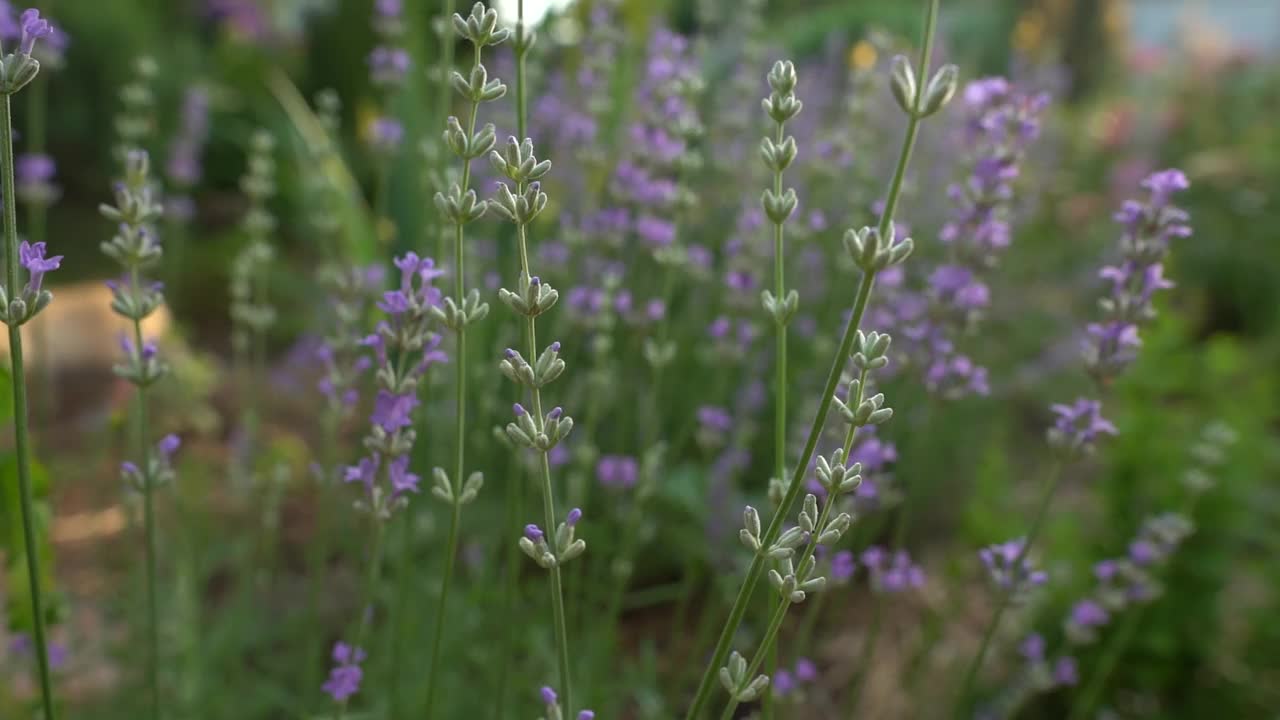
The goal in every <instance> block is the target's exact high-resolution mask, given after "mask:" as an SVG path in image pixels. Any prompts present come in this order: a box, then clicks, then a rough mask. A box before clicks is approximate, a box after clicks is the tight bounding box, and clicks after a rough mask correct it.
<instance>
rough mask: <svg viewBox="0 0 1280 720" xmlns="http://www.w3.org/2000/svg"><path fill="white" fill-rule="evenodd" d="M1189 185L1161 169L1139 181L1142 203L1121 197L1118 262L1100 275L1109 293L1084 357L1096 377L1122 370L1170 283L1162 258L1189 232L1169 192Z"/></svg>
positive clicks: (1181, 177) (1090, 329) (1178, 174)
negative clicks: (1158, 297)
mask: <svg viewBox="0 0 1280 720" xmlns="http://www.w3.org/2000/svg"><path fill="white" fill-rule="evenodd" d="M1190 186H1191V185H1190V183H1189V182H1188V181H1187V177H1186V175H1184V174H1183V173H1182V172H1181V171H1179V170H1162V171H1160V172H1156V173H1153V174H1151V175H1149V176H1147V177H1146V179H1144V180H1143V181H1142V187H1143V188H1145V189H1146V190H1147V191H1148V195H1147V199H1146V201H1145V202H1140V201H1137V200H1126V201H1125V202H1124V204H1123V205H1122V206H1121V208H1120V210H1119V212H1117V213H1116V216H1115V219H1116V222H1118V223H1119V224H1120V227H1121V228H1122V232H1121V235H1120V255H1121V257H1120V260H1119V262H1117V263H1116V264H1115V265H1108V266H1106V267H1104V268H1102V270H1101V271H1100V272H1099V276H1100V277H1101V278H1102V279H1103V280H1105V281H1106V282H1107V283H1109V292H1108V294H1107V296H1106V297H1105V298H1103V300H1102V301H1101V302H1100V303H1099V304H1100V306H1101V308H1102V311H1103V315H1104V319H1103V320H1102V321H1101V322H1097V323H1092V324H1090V325H1089V326H1088V328H1087V330H1088V340H1087V342H1086V345H1085V361H1086V363H1087V364H1088V366H1089V370H1090V371H1091V372H1092V373H1093V374H1094V375H1095V376H1097V377H1098V378H1099V379H1100V380H1103V381H1105V380H1108V379H1110V378H1112V377H1114V376H1115V375H1117V374H1119V373H1120V372H1121V371H1123V370H1124V368H1125V367H1127V366H1128V365H1129V364H1130V363H1131V362H1133V359H1134V357H1135V356H1136V353H1137V348H1138V347H1139V346H1140V345H1141V344H1142V340H1141V338H1140V337H1139V335H1138V329H1139V327H1140V326H1141V325H1143V324H1145V323H1147V322H1149V321H1150V320H1151V319H1152V318H1154V317H1155V314H1156V311H1155V308H1154V306H1153V305H1152V299H1153V298H1154V296H1155V294H1156V292H1158V291H1160V290H1165V289H1168V288H1171V287H1173V283H1172V282H1170V281H1169V280H1167V279H1166V278H1165V277H1164V259H1165V257H1166V256H1167V255H1168V252H1169V243H1170V241H1171V240H1172V239H1174V238H1185V237H1189V236H1190V235H1191V226H1190V225H1189V224H1188V220H1189V219H1190V216H1189V215H1188V214H1187V212H1186V211H1185V210H1183V209H1181V208H1179V207H1177V206H1176V205H1174V204H1173V203H1172V199H1173V196H1174V195H1175V194H1176V193H1179V192H1182V191H1184V190H1186V189H1187V188H1189V187H1190Z"/></svg>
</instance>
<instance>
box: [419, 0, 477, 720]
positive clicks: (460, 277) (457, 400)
mask: <svg viewBox="0 0 1280 720" xmlns="http://www.w3.org/2000/svg"><path fill="white" fill-rule="evenodd" d="M449 4H450V5H452V4H453V3H452V2H450V3H449ZM450 17H452V13H451V14H450ZM474 48H475V56H474V64H475V65H479V64H480V59H481V49H482V46H480V45H475V46H474ZM450 57H451V55H450ZM479 113H480V104H479V103H478V102H473V103H471V114H470V117H469V118H468V119H467V137H469V138H470V137H474V136H475V133H476V117H477V116H478V115H479ZM470 185H471V161H470V160H465V161H463V163H462V185H461V186H462V194H463V195H465V194H466V192H467V190H468V188H469V187H470ZM466 260H467V254H466V248H465V246H464V245H463V230H462V223H458V224H457V225H454V231H453V291H454V294H455V295H456V296H457V298H458V300H457V302H458V306H459V307H462V306H463V303H464V299H465V298H466V296H467V283H466ZM455 332H456V333H457V335H458V344H457V347H456V348H455V349H454V355H455V357H454V359H453V366H454V368H455V370H456V371H457V375H456V376H455V382H454V391H455V392H454V414H455V415H456V418H455V420H456V425H455V434H454V445H455V447H454V464H453V468H454V473H453V482H454V484H455V485H456V487H457V492H455V493H454V496H453V500H452V507H451V509H450V519H449V537H448V540H447V541H446V545H445V552H446V553H447V555H446V557H445V575H444V577H442V578H441V579H440V604H439V606H438V608H437V611H436V618H437V621H436V627H435V630H434V632H433V638H432V640H431V666H430V673H429V675H428V679H427V707H426V717H428V718H429V717H431V716H432V711H433V710H434V708H435V697H436V688H437V687H438V685H439V678H440V648H441V637H442V636H443V634H444V613H445V606H446V605H448V603H449V590H450V586H451V585H452V579H453V566H454V561H455V558H456V556H457V554H458V526H459V524H460V523H459V520H460V515H461V512H462V507H461V504H460V501H459V499H458V498H459V493H461V490H462V486H463V482H464V479H465V477H466V476H465V474H464V473H465V472H466V453H467V445H466V443H467V329H466V325H465V323H460V324H459V325H458V327H457V328H455Z"/></svg>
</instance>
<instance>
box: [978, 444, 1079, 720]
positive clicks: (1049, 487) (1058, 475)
mask: <svg viewBox="0 0 1280 720" xmlns="http://www.w3.org/2000/svg"><path fill="white" fill-rule="evenodd" d="M1062 469H1063V466H1062V463H1061V462H1054V463H1053V465H1051V466H1050V468H1049V476H1048V479H1047V480H1046V481H1045V487H1044V492H1043V493H1042V495H1041V496H1040V504H1039V507H1037V508H1036V514H1035V516H1034V517H1033V518H1032V519H1031V526H1030V528H1029V529H1028V530H1027V535H1026V539H1025V540H1024V541H1023V543H1022V549H1021V550H1019V552H1018V554H1017V555H1016V556H1015V557H1014V559H1013V561H1012V562H1011V563H1010V564H1009V567H1011V568H1014V569H1015V570H1014V572H1017V570H1016V568H1019V567H1021V565H1022V561H1023V560H1025V559H1026V557H1027V554H1028V553H1030V552H1031V547H1032V546H1033V545H1034V544H1035V542H1036V538H1037V537H1039V535H1040V531H1041V529H1043V527H1044V520H1045V517H1046V516H1048V513H1049V505H1050V504H1051V503H1052V502H1053V496H1054V495H1055V494H1056V493H1057V491H1058V486H1059V485H1061V484H1062V478H1063V472H1062ZM1017 589H1018V588H1017V584H1016V580H1015V581H1014V586H1013V587H1012V588H1011V589H1009V590H1006V591H1004V592H1002V593H1001V595H1000V603H999V604H998V605H996V611H995V613H994V614H992V616H991V621H990V622H989V623H988V624H987V629H986V631H985V632H984V633H983V634H982V642H981V643H980V644H979V645H978V652H977V654H975V655H974V657H973V660H972V661H971V662H970V663H969V669H968V670H967V671H966V672H965V675H964V682H963V683H962V684H961V686H960V694H959V695H957V696H956V703H955V712H954V714H955V715H956V716H957V717H959V716H961V715H963V712H964V709H965V707H966V705H967V704H968V702H969V698H970V696H971V695H972V693H973V683H974V681H975V680H977V677H978V671H979V670H980V669H982V661H983V660H985V659H986V657H987V651H988V650H989V649H990V647H991V641H992V639H993V638H994V637H995V634H996V630H997V629H998V628H999V627H1000V618H1001V617H1002V616H1003V615H1004V613H1005V611H1006V610H1008V609H1009V606H1010V605H1011V604H1012V602H1013V598H1014V595H1016V594H1017V592H1016V591H1017Z"/></svg>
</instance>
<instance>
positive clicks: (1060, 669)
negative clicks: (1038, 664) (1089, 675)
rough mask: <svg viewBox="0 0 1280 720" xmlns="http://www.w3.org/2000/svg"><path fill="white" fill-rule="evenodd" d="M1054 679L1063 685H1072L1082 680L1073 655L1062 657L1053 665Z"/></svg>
mask: <svg viewBox="0 0 1280 720" xmlns="http://www.w3.org/2000/svg"><path fill="white" fill-rule="evenodd" d="M1053 681H1054V682H1055V683H1057V684H1058V685H1061V686H1067V687H1072V686H1075V685H1076V684H1078V683H1079V682H1080V672H1079V670H1078V669H1077V667H1076V659H1075V658H1073V657H1061V658H1058V661H1057V662H1056V663H1054V665H1053Z"/></svg>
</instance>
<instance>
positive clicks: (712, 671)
mask: <svg viewBox="0 0 1280 720" xmlns="http://www.w3.org/2000/svg"><path fill="white" fill-rule="evenodd" d="M938 4H939V0H930V2H929V3H928V9H927V11H926V22H925V26H924V32H923V42H922V43H921V52H920V63H919V64H920V67H921V68H923V69H925V70H926V71H927V69H928V67H929V64H930V57H931V55H932V51H933V36H934V26H935V24H936V21H937V13H938ZM955 85H956V70H955V68H954V66H947V67H944V68H942V69H940V70H939V71H938V72H937V73H936V74H935V75H934V76H933V77H932V78H931V79H930V80H929V82H928V83H927V84H918V83H917V82H916V80H915V73H914V71H913V70H912V69H911V64H910V62H909V61H908V60H907V59H906V58H899V59H898V61H897V62H896V63H895V73H894V76H893V78H892V82H891V85H890V87H891V88H892V89H893V94H894V97H895V99H896V100H897V102H898V104H899V106H900V107H901V108H902V109H903V111H904V112H905V114H906V115H907V127H906V132H905V136H904V138H903V143H902V148H901V152H900V153H899V156H898V161H897V165H896V167H895V169H894V173H893V177H892V179H891V180H890V182H889V190H888V194H887V196H886V198H885V205H884V210H883V212H882V213H881V216H880V222H879V224H878V227H877V228H862V229H861V230H859V231H857V232H855V231H852V230H850V231H849V232H848V233H846V235H845V245H846V248H847V249H848V250H849V252H850V254H851V255H852V256H853V259H854V261H855V262H856V263H857V265H858V266H859V268H860V269H861V270H862V280H861V282H860V283H859V286H858V291H857V295H856V297H855V299H854V302H853V307H852V308H851V312H850V315H849V320H848V323H847V325H846V327H845V331H844V335H843V337H842V338H841V341H840V346H839V349H838V350H837V352H836V355H835V357H834V359H833V360H832V364H831V370H830V372H829V373H828V375H827V380H826V384H825V386H824V389H823V395H822V400H821V401H820V404H819V406H818V412H817V415H816V417H815V418H814V421H813V424H812V425H811V426H810V429H809V433H808V436H807V438H806V440H805V446H804V449H803V451H802V452H801V455H800V458H799V459H798V461H797V462H796V465H795V470H794V471H793V473H792V476H791V480H790V483H789V484H788V485H787V487H786V490H785V493H784V494H783V496H782V501H781V502H780V503H779V506H778V509H777V511H776V512H775V513H774V516H773V518H772V520H770V522H769V526H768V528H767V529H766V530H765V531H764V532H763V533H760V532H759V531H758V530H757V532H755V533H752V541H753V542H754V544H755V545H756V546H757V549H756V550H755V552H754V556H753V558H752V561H751V565H750V567H749V568H748V570H747V576H746V578H745V579H744V581H743V584H742V587H741V588H740V590H739V592H738V596H737V598H736V599H735V600H734V604H733V607H732V609H731V610H730V612H729V618H728V620H727V621H726V623H725V625H724V627H723V628H722V630H721V633H720V637H719V640H718V641H717V643H716V648H715V651H714V652H713V654H712V657H711V660H710V662H709V663H708V665H707V668H706V670H705V671H704V672H703V675H702V679H701V680H700V681H699V684H698V689H697V692H696V694H695V695H694V698H693V701H692V703H691V704H690V706H689V710H688V712H687V713H686V715H685V717H686V718H687V720H698V718H700V717H701V716H702V713H703V712H704V710H705V708H706V704H707V702H708V701H709V700H710V696H711V688H712V683H713V682H714V680H713V678H714V677H716V676H717V674H722V673H720V670H721V669H723V670H725V673H727V674H728V676H729V677H728V679H729V680H730V681H732V682H731V684H734V685H735V687H739V688H742V689H744V690H746V691H750V689H751V686H752V684H754V683H756V682H757V680H756V679H753V678H750V677H749V676H748V674H747V673H746V661H745V660H740V662H737V663H734V667H726V668H722V665H723V663H724V662H725V660H726V658H727V656H728V654H729V646H730V644H731V643H732V641H733V636H734V634H735V633H736V632H737V629H738V625H739V624H741V622H742V617H743V615H744V614H745V613H746V609H747V605H748V604H749V603H750V600H751V595H752V592H753V591H754V589H755V585H756V583H757V582H758V581H759V579H760V576H761V575H763V574H764V570H765V565H766V562H767V559H768V553H769V552H770V551H772V550H774V549H775V548H776V549H779V550H784V549H788V546H786V545H779V544H778V543H779V542H781V540H782V538H781V536H782V535H783V533H782V526H783V524H784V522H785V520H786V518H787V516H788V515H789V514H790V512H791V508H792V507H793V506H794V505H795V502H796V500H797V499H798V497H799V495H800V491H801V490H802V489H803V487H804V475H805V473H806V472H807V468H808V466H809V461H810V460H811V459H812V457H813V453H814V450H815V449H816V447H817V444H818V439H819V437H820V436H821V434H822V429H823V426H824V425H825V423H826V419H827V414H828V412H829V411H830V409H831V405H832V401H833V400H834V394H835V390H836V386H837V385H838V383H839V381H840V376H841V373H842V371H843V369H844V367H845V365H846V363H847V362H848V358H849V357H850V355H851V354H852V350H853V345H854V341H855V338H856V335H857V332H858V329H859V325H860V324H861V322H862V316H863V314H864V313H865V312H866V308H867V302H868V300H869V299H870V297H871V290H872V287H873V285H874V283H875V276H876V273H878V272H879V271H881V270H883V269H884V268H887V267H889V266H890V265H891V264H896V263H900V262H902V261H903V260H905V259H906V258H907V256H908V255H909V254H910V252H911V249H912V243H911V242H910V240H909V239H907V240H904V241H902V242H900V243H896V244H895V243H894V239H893V230H892V228H893V216H894V212H895V211H896V209H897V204H898V199H899V196H900V194H901V191H902V182H903V179H904V178H905V176H906V171H907V165H908V164H909V162H910V159H911V151H912V148H913V147H914V144H915V138H916V134H917V132H918V130H919V125H920V122H921V120H923V119H924V118H926V117H928V116H929V115H932V114H934V113H936V112H937V111H939V110H941V109H942V107H943V106H944V105H946V103H947V102H948V101H949V100H950V99H951V96H952V95H954V93H955ZM859 410H861V403H859ZM872 410H873V411H874V410H875V408H873V409H872ZM750 530H751V528H750V527H748V528H747V531H748V532H750ZM788 541H789V542H791V543H792V544H791V546H790V549H794V547H795V544H796V543H795V542H794V540H793V539H791V538H788ZM809 569H810V570H811V568H809ZM779 575H780V574H779ZM801 575H804V573H803V572H802V573H801ZM782 579H783V580H786V578H785V577H784V578H782ZM797 581H799V578H798V577H793V578H792V582H791V583H787V587H788V589H789V590H790V591H792V592H801V591H800V590H799V588H798V587H794V588H792V587H790V586H791V585H792V583H795V582H797ZM739 658H741V656H739ZM735 670H739V671H740V672H737V673H735V672H734V671H735ZM766 682H767V680H766ZM743 683H746V685H743ZM759 690H760V688H756V692H757V693H758V692H759Z"/></svg>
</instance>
